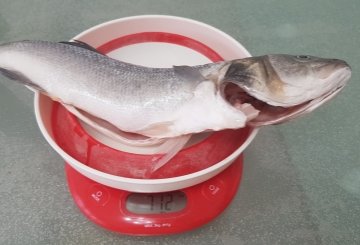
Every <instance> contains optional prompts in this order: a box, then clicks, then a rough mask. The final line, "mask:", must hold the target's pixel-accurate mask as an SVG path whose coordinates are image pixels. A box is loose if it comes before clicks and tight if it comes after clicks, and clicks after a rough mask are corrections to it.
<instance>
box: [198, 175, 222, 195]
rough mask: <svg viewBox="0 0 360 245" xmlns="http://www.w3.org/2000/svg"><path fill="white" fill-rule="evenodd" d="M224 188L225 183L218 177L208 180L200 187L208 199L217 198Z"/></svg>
mask: <svg viewBox="0 0 360 245" xmlns="http://www.w3.org/2000/svg"><path fill="white" fill-rule="evenodd" d="M224 189H225V185H224V183H223V181H221V180H219V179H214V180H208V181H206V182H205V183H204V185H203V187H202V193H203V194H204V196H206V197H208V198H210V199H212V198H219V197H221V196H222V195H223V193H224Z"/></svg>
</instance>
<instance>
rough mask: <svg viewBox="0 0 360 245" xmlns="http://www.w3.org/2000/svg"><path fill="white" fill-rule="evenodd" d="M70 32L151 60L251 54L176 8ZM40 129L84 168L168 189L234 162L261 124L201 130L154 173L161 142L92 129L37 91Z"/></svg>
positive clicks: (167, 62)
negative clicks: (141, 143) (143, 142)
mask: <svg viewBox="0 0 360 245" xmlns="http://www.w3.org/2000/svg"><path fill="white" fill-rule="evenodd" d="M73 39H76V40H80V41H83V42H86V43H88V44H89V45H91V46H93V47H95V48H97V49H98V50H99V51H100V52H103V53H105V54H107V55H109V56H110V57H113V58H116V59H120V60H123V61H127V62H130V63H134V64H139V65H145V66H151V67H171V66H172V65H198V64H204V63H209V62H215V61H220V60H230V59H236V58H242V57H247V56H250V54H249V53H248V52H247V51H246V49H245V48H244V47H243V46H242V45H241V44H239V43H238V42H236V41H235V40H234V39H233V38H231V37H230V36H228V35H227V34H225V33H223V32H221V31H219V30H217V29H215V28H214V27H211V26H209V25H206V24H203V23H200V22H197V21H194V20H189V19H184V18H179V17H173V16H159V15H151V16H149V15H146V16H135V17H129V18H122V19H118V20H113V21H110V22H106V23H104V24H100V25H98V26H95V27H93V28H90V29H89V30H86V31H84V32H82V33H81V34H79V35H77V36H76V37H74V38H73ZM35 114H36V119H37V122H38V125H39V127H40V130H41V132H42V133H43V135H44V137H45V139H46V140H47V141H48V143H49V144H50V145H51V146H52V147H53V148H54V149H55V151H56V152H58V153H59V154H60V156H61V157H62V158H63V159H64V160H65V161H66V162H67V163H68V164H70V165H71V166H72V167H73V168H75V169H76V170H77V171H78V172H80V173H81V174H83V175H84V176H86V177H88V178H90V179H92V180H94V181H96V182H98V183H101V184H104V185H107V186H110V187H113V188H117V189H122V190H128V191H134V192H164V191H172V190H176V189H181V188H185V187H189V186H192V185H195V184H198V183H201V182H203V181H205V180H207V179H209V178H211V177H213V176H215V175H216V174H218V173H219V172H221V171H222V170H224V169H225V168H226V167H227V166H229V164H231V163H232V162H233V161H234V160H235V159H236V158H237V157H238V156H239V155H240V154H241V153H242V152H243V151H244V149H245V148H246V147H247V146H248V145H249V144H250V142H251V141H252V140H253V138H254V137H255V135H256V133H257V130H256V129H253V128H248V127H247V128H243V129H238V130H223V131H219V132H214V133H212V134H206V135H205V136H204V135H203V134H201V135H197V136H196V137H194V138H193V139H192V140H193V141H194V142H193V143H192V145H190V146H189V147H186V148H184V149H183V150H181V151H180V152H179V153H178V154H177V155H176V156H175V157H174V158H173V159H172V160H171V161H170V162H169V163H167V164H166V165H165V166H164V167H162V168H160V169H159V170H157V171H156V172H154V173H150V172H149V171H150V164H149V162H150V161H151V160H152V159H154V158H156V157H159V155H158V154H154V153H155V152H156V150H157V149H156V148H151V147H149V148H146V147H142V148H136V147H135V148H134V147H131V146H128V145H122V144H119V143H118V142H114V141H112V140H111V139H109V138H107V137H106V136H105V135H102V134H99V133H98V132H97V131H94V130H92V129H91V128H89V127H88V126H87V125H86V124H84V123H82V122H80V121H79V120H78V119H77V118H76V117H75V116H73V115H72V114H71V113H69V112H68V111H67V110H65V109H64V108H63V107H62V106H61V105H60V104H59V103H57V102H54V101H52V100H51V99H50V98H48V97H46V96H44V95H42V94H40V93H36V95H35Z"/></svg>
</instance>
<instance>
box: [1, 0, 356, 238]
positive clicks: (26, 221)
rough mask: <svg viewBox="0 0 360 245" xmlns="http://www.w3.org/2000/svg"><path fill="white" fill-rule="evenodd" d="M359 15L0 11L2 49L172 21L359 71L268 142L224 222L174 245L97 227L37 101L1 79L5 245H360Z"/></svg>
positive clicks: (180, 7) (173, 8)
mask: <svg viewBox="0 0 360 245" xmlns="http://www.w3.org/2000/svg"><path fill="white" fill-rule="evenodd" d="M359 13H360V2H359V1H358V0H348V1H335V0H321V1H309V0H306V1H279V0H261V1H260V0H258V1H240V0H239V1H236V0H232V1H218V0H217V1H215V0H214V1H213V0H211V1H205V0H204V1H184V0H177V1H165V0H162V1H145V0H137V1H122V0H118V1H115V0H112V1H85V0H81V1H41V0H31V1H14V0H0V43H2V42H7V41H14V40H23V39H42V40H54V41H60V40H68V39H69V38H71V37H73V36H75V35H76V34H77V33H79V32H81V31H83V30H85V29H87V28H89V27H91V26H94V25H96V24H99V23H102V22H104V21H107V20H111V19H117V18H120V17H125V16H132V15H140V14H167V15H176V16H182V17H187V18H192V19H196V20H199V21H202V22H205V23H208V24H210V25H213V26H215V27H217V28H219V29H221V30H223V31H225V32H226V33H228V34H230V35H231V36H233V37H234V38H235V39H237V40H238V41H240V42H241V43H242V44H243V45H244V46H245V47H246V48H247V49H248V50H249V51H250V53H252V54H253V55H261V54H267V53H292V54H313V55H317V56H324V57H337V58H341V59H344V60H346V61H348V62H349V63H350V65H351V66H352V68H353V76H352V79H351V82H350V83H349V84H348V86H347V87H346V88H345V89H344V91H343V92H342V93H341V94H340V95H339V96H338V97H337V98H336V99H334V100H333V101H331V102H330V103H328V104H326V105H324V106H323V107H321V108H320V109H318V110H317V111H315V112H314V113H313V114H311V115H309V116H306V117H304V118H301V119H299V120H296V121H294V122H290V123H287V124H283V125H278V126H269V127H266V128H263V129H262V130H261V131H260V133H259V135H258V136H257V137H256V139H255V141H254V142H253V144H251V146H250V147H249V148H248V149H247V150H246V152H245V167H244V177H243V181H242V184H241V187H240V189H239V191H238V193H237V195H236V197H235V199H234V200H233V202H232V204H231V205H230V207H229V208H228V209H227V210H226V211H225V212H224V213H223V214H222V215H221V216H220V217H219V218H217V219H216V220H214V221H213V222H211V223H210V224H208V225H206V226H204V227H202V228H200V229H197V230H194V231H191V232H188V233H184V234H180V235H174V236H167V237H128V236H123V235H119V234H115V233H112V232H108V231H106V230H103V229H102V228H99V227H98V226H96V225H95V224H93V223H92V222H90V221H88V220H87V219H86V218H85V217H84V216H83V215H82V214H81V213H80V212H79V210H78V209H77V207H76V206H75V204H74V202H73V200H72V198H71V197H70V195H69V193H68V190H67V185H66V182H65V176H64V163H63V160H62V159H61V158H60V157H59V156H58V155H57V154H56V153H55V152H54V151H53V150H52V149H51V148H50V146H49V145H48V144H47V143H46V141H45V140H44V139H43V136H42V135H41V133H40V131H39V129H38V127H37V124H36V122H35V118H34V113H33V94H32V92H30V91H29V90H28V89H26V88H24V87H23V86H19V85H17V84H14V83H12V82H11V81H10V80H8V79H6V78H4V77H0V167H1V171H0V244H198V245H200V244H207V245H210V244H225V245H232V244H234V245H235V244H360V147H359V139H360V123H359V122H360V112H359V102H360V83H359V79H360V76H359V68H360V67H359V64H360V52H359V45H360V15H359Z"/></svg>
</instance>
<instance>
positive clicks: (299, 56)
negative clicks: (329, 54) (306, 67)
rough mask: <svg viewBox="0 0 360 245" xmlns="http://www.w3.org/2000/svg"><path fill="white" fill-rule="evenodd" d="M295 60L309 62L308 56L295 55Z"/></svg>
mask: <svg viewBox="0 0 360 245" xmlns="http://www.w3.org/2000/svg"><path fill="white" fill-rule="evenodd" d="M296 58H298V59H302V60H309V59H311V57H310V56H309V55H297V56H296Z"/></svg>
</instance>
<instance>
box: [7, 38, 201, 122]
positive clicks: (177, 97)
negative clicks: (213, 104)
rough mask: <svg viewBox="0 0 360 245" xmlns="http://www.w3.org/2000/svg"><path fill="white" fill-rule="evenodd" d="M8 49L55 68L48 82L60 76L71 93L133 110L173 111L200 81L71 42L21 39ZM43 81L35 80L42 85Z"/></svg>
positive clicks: (63, 84)
mask: <svg viewBox="0 0 360 245" xmlns="http://www.w3.org/2000/svg"><path fill="white" fill-rule="evenodd" d="M7 48H9V49H15V50H16V51H17V52H22V53H26V54H28V55H31V56H35V57H36V58H37V59H41V60H43V61H44V62H45V63H47V64H49V65H50V66H52V67H54V70H55V72H53V71H48V72H49V73H48V77H49V80H48V81H46V82H51V81H52V80H56V79H59V78H56V76H59V75H61V79H62V82H61V83H62V86H65V87H66V88H67V89H68V91H69V94H71V93H74V96H75V93H76V95H77V96H87V97H92V98H96V99H97V100H99V101H101V102H103V103H104V104H112V105H116V106H118V107H119V108H121V107H123V108H124V109H125V108H126V109H130V108H131V109H133V113H136V112H141V113H144V112H145V113H148V114H152V113H157V112H159V110H167V109H168V110H171V111H172V110H174V109H176V108H177V107H178V106H180V105H181V104H182V103H184V102H186V101H187V100H189V99H190V98H191V97H192V96H193V91H194V89H195V87H196V86H197V84H198V83H196V82H194V81H187V80H184V79H183V78H182V77H179V76H178V75H177V74H175V72H174V70H173V69H171V68H169V69H164V68H148V67H142V66H136V65H132V64H128V63H125V62H121V61H118V60H115V59H111V58H109V57H107V56H104V55H101V54H98V53H96V52H93V51H90V50H87V49H84V48H79V47H76V46H72V45H68V44H62V43H53V42H47V41H22V42H15V43H11V44H9V47H7ZM52 73H53V74H52ZM44 82H45V81H34V83H37V84H38V85H39V86H40V87H43V86H44V85H43V84H42V83H44ZM199 82H201V81H199ZM83 109H85V108H83ZM139 116H140V115H139Z"/></svg>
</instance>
